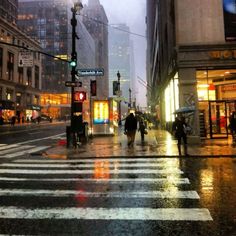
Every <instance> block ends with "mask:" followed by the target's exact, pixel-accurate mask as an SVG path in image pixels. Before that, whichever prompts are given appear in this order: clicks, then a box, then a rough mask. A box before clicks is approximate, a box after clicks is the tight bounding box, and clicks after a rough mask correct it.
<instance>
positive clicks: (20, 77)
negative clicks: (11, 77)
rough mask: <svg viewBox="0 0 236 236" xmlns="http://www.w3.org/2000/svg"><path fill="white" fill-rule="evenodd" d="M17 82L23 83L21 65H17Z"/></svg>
mask: <svg viewBox="0 0 236 236" xmlns="http://www.w3.org/2000/svg"><path fill="white" fill-rule="evenodd" d="M18 83H19V84H23V67H18Z"/></svg>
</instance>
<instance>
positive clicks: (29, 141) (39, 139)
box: [17, 133, 65, 145]
mask: <svg viewBox="0 0 236 236" xmlns="http://www.w3.org/2000/svg"><path fill="white" fill-rule="evenodd" d="M64 134H65V133H61V134H57V135H52V136H48V137H45V138H38V139H32V140H28V141H25V142H21V143H17V144H19V145H21V144H26V143H34V142H37V141H41V140H46V139H51V138H54V137H57V136H60V135H64Z"/></svg>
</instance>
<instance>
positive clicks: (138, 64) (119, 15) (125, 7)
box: [82, 0, 146, 106]
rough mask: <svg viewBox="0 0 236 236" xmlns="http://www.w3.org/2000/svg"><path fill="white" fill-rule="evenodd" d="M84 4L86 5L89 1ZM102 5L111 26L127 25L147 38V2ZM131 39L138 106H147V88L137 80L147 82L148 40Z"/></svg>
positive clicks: (107, 0)
mask: <svg viewBox="0 0 236 236" xmlns="http://www.w3.org/2000/svg"><path fill="white" fill-rule="evenodd" d="M82 2H83V3H84V4H86V3H87V2H88V1H87V0H83V1H82ZM100 3H101V4H102V5H103V7H104V9H105V11H106V14H107V17H108V21H109V24H118V23H126V24H127V25H128V26H129V27H130V31H131V32H132V33H136V34H140V35H143V36H145V31H146V25H145V17H146V0H100ZM131 39H132V40H133V42H134V53H135V70H136V76H135V79H136V86H137V88H138V89H137V90H138V91H136V92H137V94H136V98H137V104H139V105H141V106H146V88H145V87H144V86H143V85H141V84H140V83H138V78H137V76H139V77H140V78H141V79H143V80H145V81H146V39H145V38H144V37H140V36H135V35H131ZM144 98H145V99H144Z"/></svg>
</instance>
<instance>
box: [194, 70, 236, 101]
mask: <svg viewBox="0 0 236 236" xmlns="http://www.w3.org/2000/svg"><path fill="white" fill-rule="evenodd" d="M235 74H236V69H226V70H198V71H197V73H196V77H197V92H198V100H199V101H214V100H232V99H236V96H235V93H236V77H235Z"/></svg>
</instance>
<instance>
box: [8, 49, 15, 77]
mask: <svg viewBox="0 0 236 236" xmlns="http://www.w3.org/2000/svg"><path fill="white" fill-rule="evenodd" d="M13 73H14V54H13V53H11V52H8V57H7V75H8V80H11V81H13Z"/></svg>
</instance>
